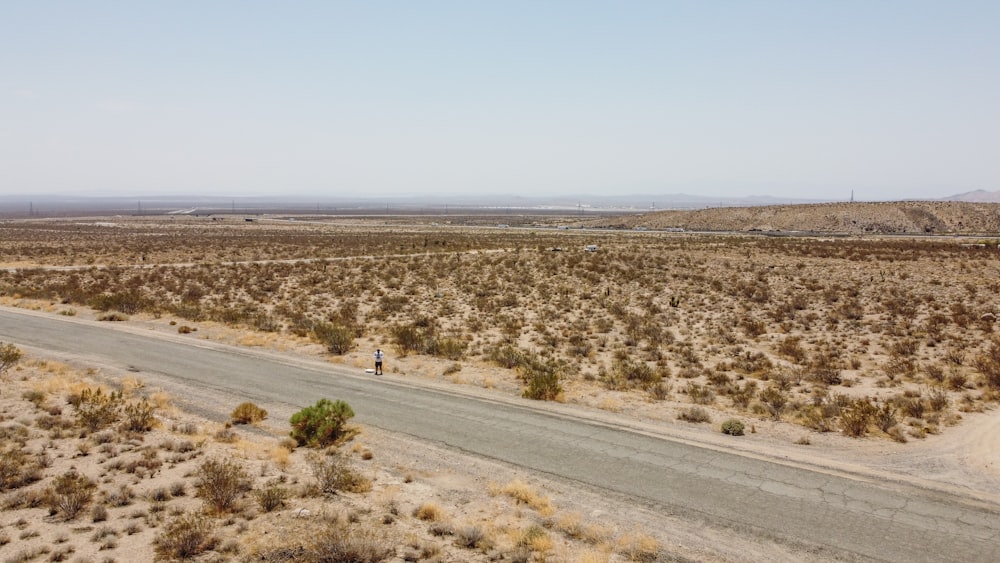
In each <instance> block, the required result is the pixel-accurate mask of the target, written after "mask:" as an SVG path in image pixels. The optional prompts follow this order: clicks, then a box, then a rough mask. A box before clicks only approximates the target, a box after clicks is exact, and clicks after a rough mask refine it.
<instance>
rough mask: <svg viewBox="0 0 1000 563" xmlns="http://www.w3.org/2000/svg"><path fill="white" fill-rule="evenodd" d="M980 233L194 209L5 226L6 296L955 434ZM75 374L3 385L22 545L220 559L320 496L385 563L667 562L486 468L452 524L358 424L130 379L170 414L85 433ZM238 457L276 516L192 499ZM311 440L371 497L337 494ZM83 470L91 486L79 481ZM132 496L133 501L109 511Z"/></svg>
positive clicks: (272, 552) (979, 344)
mask: <svg viewBox="0 0 1000 563" xmlns="http://www.w3.org/2000/svg"><path fill="white" fill-rule="evenodd" d="M969 242H970V241H968V240H958V239H952V238H929V239H885V238H865V239H861V238H847V237H837V238H774V237H764V236H734V235H726V236H721V235H719V236H707V235H692V234H677V233H670V234H667V233H656V232H633V231H628V232H617V231H615V232H612V231H597V232H580V231H576V230H569V231H562V230H559V231H557V230H552V229H535V230H521V229H476V228H465V227H457V226H430V225H428V226H404V225H399V224H397V225H385V224H382V223H381V222H379V223H376V222H368V223H364V222H361V223H358V222H355V223H354V224H335V223H333V222H331V223H327V224H318V223H315V224H313V223H310V224H306V223H305V222H302V221H297V222H293V223H279V222H269V221H261V222H257V223H253V224H249V223H244V222H242V221H239V222H237V221H236V220H234V219H231V218H230V219H228V220H225V221H218V220H215V221H213V220H212V219H210V218H195V217H177V218H173V219H155V218H115V219H100V220H88V221H65V220H62V221H33V222H17V223H13V222H8V223H5V224H2V225H0V250H2V259H3V262H4V263H3V264H0V266H3V267H6V268H7V269H6V270H4V271H2V272H0V293H2V295H3V297H4V299H5V303H8V304H19V305H21V306H28V307H33V308H41V309H44V310H48V311H52V312H53V313H58V314H64V315H77V314H79V315H81V316H83V315H90V314H91V313H90V311H91V310H94V311H97V313H96V315H97V316H98V318H101V319H103V320H107V321H124V322H128V320H129V319H130V318H136V319H160V320H161V322H164V323H166V322H170V323H173V326H174V327H175V328H174V329H175V330H177V331H178V332H181V333H186V334H190V336H191V338H199V337H207V336H208V335H209V334H211V333H212V332H213V327H219V326H226V327H230V328H232V329H234V331H233V332H242V333H243V334H244V336H243V337H242V338H241V340H240V341H241V342H242V343H244V344H268V343H271V344H273V343H274V342H277V341H279V340H280V341H282V342H292V343H295V349H296V350H302V351H303V353H322V354H325V355H326V356H327V357H329V358H330V359H331V361H338V362H343V363H346V364H348V365H355V366H357V367H359V368H360V367H368V366H369V363H370V357H371V352H372V350H373V349H374V348H375V347H376V346H380V347H382V348H384V349H388V350H389V352H390V356H389V358H388V361H387V372H390V373H394V374H401V375H404V376H418V377H432V378H435V379H443V380H446V381H450V382H454V383H466V384H474V385H479V386H483V387H488V388H494V389H495V392H498V393H505V392H506V393H518V394H523V395H524V396H526V397H529V398H534V399H540V400H557V401H564V402H568V403H577V404H581V405H585V406H590V407H597V408H600V409H605V410H608V411H614V412H621V413H624V414H633V415H636V416H641V417H643V418H644V419H646V420H651V421H656V420H662V421H670V423H671V424H678V423H679V424H686V423H690V424H692V425H704V424H705V423H708V424H711V426H712V427H713V428H714V429H715V430H716V431H719V432H726V433H732V434H739V433H741V432H747V433H749V432H752V431H754V430H756V429H757V427H760V428H761V429H762V431H769V430H771V429H774V428H778V427H782V428H789V427H791V428H797V429H798V431H797V432H796V433H795V434H796V435H797V436H801V438H800V439H799V441H800V442H801V443H802V444H808V442H809V437H810V436H816V435H817V434H816V433H827V432H829V433H840V434H844V435H846V436H850V437H855V438H859V439H865V440H870V441H875V442H878V441H888V440H893V441H896V442H900V443H905V442H908V441H909V442H912V441H913V440H919V439H921V438H924V437H926V436H927V435H928V434H935V433H947V432H955V431H956V430H954V429H950V428H949V426H951V425H955V424H959V423H960V421H961V419H962V416H963V413H967V412H972V411H981V410H983V409H988V408H992V407H993V406H994V405H995V403H996V401H997V399H998V398H1000V335H998V334H996V333H995V327H994V324H995V319H996V314H997V313H1000V311H998V298H997V290H998V288H1000V271H998V270H1000V268H998V266H1000V252H998V251H997V248H996V244H995V241H993V240H983V241H977V243H978V242H983V243H984V244H985V246H979V245H978V244H976V245H974V246H969V245H968V243H969ZM586 244H598V245H599V246H600V250H599V251H598V252H593V253H589V252H583V251H582V248H583V246H584V245H586ZM557 248H558V249H561V251H556V250H554V249H557ZM254 335H256V336H254ZM310 351H311V352H310ZM63 369H64V368H62V367H59V366H54V364H51V363H46V362H44V361H42V359H38V358H36V359H32V360H29V361H24V362H22V364H21V365H19V366H18V367H17V368H13V369H11V370H9V371H8V379H9V381H5V383H4V391H3V394H2V399H3V401H4V403H3V409H4V410H3V418H4V421H3V423H2V425H0V426H2V428H3V432H4V444H5V448H7V451H8V453H9V452H10V451H14V450H17V451H23V452H25V454H24V455H25V456H26V457H22V458H17V459H20V461H19V462H18V464H17V467H18V468H20V469H18V471H17V472H15V477H13V478H8V477H3V478H4V479H5V481H4V489H3V490H4V493H3V497H2V500H3V503H4V504H3V509H4V512H3V513H2V514H3V518H2V520H0V523H2V526H3V527H2V528H0V539H3V538H8V539H7V541H6V543H5V545H3V546H0V551H3V553H4V556H5V557H7V558H8V559H7V560H12V561H13V560H20V561H27V560H31V559H32V557H30V556H31V555H32V554H33V553H32V552H31V550H32V549H36V547H31V546H38V547H37V550H38V551H37V552H35V553H34V554H33V555H34V557H33V558H34V559H39V560H40V559H43V558H44V559H47V560H49V559H50V560H59V559H58V558H59V557H64V558H65V557H69V556H70V555H71V554H72V556H73V557H81V558H82V560H94V561H98V560H102V559H103V558H106V557H107V558H110V559H116V560H131V559H132V555H129V554H130V553H137V552H132V551H129V550H142V549H145V550H146V551H144V552H141V553H145V554H152V553H153V550H154V547H153V546H154V545H163V544H164V543H165V540H163V539H161V540H160V542H159V543H156V541H155V540H156V538H158V537H159V538H164V537H167V535H168V534H169V533H170V530H174V529H175V528H174V527H173V526H175V525H176V526H180V528H179V529H181V530H188V529H193V530H195V531H196V532H197V531H198V530H203V531H206V530H207V531H206V534H207V535H206V536H205V537H207V538H208V540H207V542H206V543H204V544H201V543H199V544H197V545H200V546H202V547H204V548H206V549H208V548H211V549H212V553H213V554H214V556H215V557H218V558H221V559H231V560H240V559H241V558H248V557H254V556H258V557H259V556H260V555H261V554H263V555H264V556H265V557H266V558H267V557H269V558H270V559H269V560H271V561H284V560H292V559H294V558H299V559H302V558H304V557H305V556H306V555H305V554H306V551H303V550H308V549H312V547H314V544H312V543H310V542H306V541H304V540H299V541H298V543H296V541H291V542H289V543H288V545H286V546H274V545H258V544H255V543H253V542H251V541H250V538H259V537H260V534H259V533H255V530H261V529H268V527H274V526H285V528H282V530H287V531H288V532H287V533H286V534H284V536H287V537H294V535H295V534H297V533H299V532H296V531H295V530H297V529H299V528H297V527H296V526H299V527H300V528H301V527H304V524H303V525H301V526H300V524H299V523H300V520H298V519H294V518H293V517H292V516H290V514H291V512H292V511H293V509H296V508H299V507H303V506H308V507H309V508H310V509H311V510H312V511H313V512H314V513H316V514H321V515H320V516H316V514H313V516H312V517H311V519H310V520H309V525H310V526H312V527H313V529H315V523H316V520H317V518H318V519H320V520H321V521H322V522H323V524H324V525H323V530H324V532H323V534H320V537H321V539H328V540H329V541H330V542H335V541H341V540H343V541H347V539H350V538H361V540H360V541H361V542H362V543H363V545H362V546H361V547H360V548H361V549H366V550H369V551H366V553H369V554H370V555H371V557H372V558H371V560H380V558H383V557H390V555H389V551H390V550H391V552H392V555H391V557H395V558H397V559H398V558H404V559H432V560H433V559H435V558H437V559H442V560H449V559H457V560H464V559H470V558H483V559H489V558H495V557H497V556H498V554H503V555H504V557H508V558H512V559H513V560H518V559H520V560H530V559H532V558H535V559H544V558H545V557H550V558H556V559H558V558H559V557H563V558H569V559H577V560H593V561H605V560H629V559H633V560H643V559H651V558H654V557H656V556H657V555H656V554H657V553H658V547H657V546H656V545H655V542H654V541H653V540H651V539H650V538H648V537H646V536H644V535H641V534H640V535H637V536H627V535H617V534H616V533H614V532H613V531H612V530H609V529H606V528H601V527H600V526H597V525H595V523H592V522H587V521H586V519H581V518H580V516H579V515H578V514H576V513H560V512H559V511H558V510H556V509H555V508H554V507H553V506H552V504H551V501H547V500H544V499H545V497H544V496H543V495H540V494H539V493H537V492H536V491H534V490H532V489H531V487H527V486H526V485H524V484H523V483H500V484H493V485H492V486H491V487H484V489H486V490H484V491H480V492H482V494H483V498H484V499H485V500H482V501H480V502H481V504H477V505H476V506H481V507H485V508H483V513H482V514H478V515H477V516H476V517H475V518H472V517H470V516H468V515H467V514H463V515H457V514H454V513H453V512H454V510H455V508H453V506H454V503H452V502H451V500H453V499H447V498H441V497H434V495H433V487H432V486H430V485H426V484H425V485H424V486H423V488H421V487H419V485H420V479H419V474H418V478H416V484H414V481H413V479H414V475H413V474H411V473H409V472H408V470H407V469H405V468H404V469H400V468H386V467H380V466H378V464H377V460H378V452H374V454H373V453H372V452H370V450H368V449H367V448H366V447H365V446H364V445H356V444H359V443H360V442H347V443H345V444H344V445H341V446H340V447H339V448H334V449H324V450H321V451H322V453H319V454H318V453H317V451H315V450H307V449H306V448H295V447H293V446H291V445H290V444H288V441H287V440H283V439H282V434H283V433H284V431H286V430H287V426H282V427H280V428H284V429H285V430H279V429H277V428H275V427H269V426H268V423H267V422H265V423H263V425H261V423H258V426H255V427H254V428H256V429H257V430H258V432H252V433H245V432H243V430H242V429H243V428H244V427H240V426H237V427H234V428H225V427H219V428H211V427H206V426H204V424H202V423H197V422H192V421H191V420H190V419H186V418H185V415H183V413H179V412H177V411H176V410H173V409H170V408H168V407H167V406H166V401H165V400H160V401H157V400H156V397H155V396H154V395H153V394H152V393H149V392H146V391H145V390H143V389H142V387H141V385H140V384H139V383H127V382H123V381H119V384H118V385H117V386H115V387H114V388H112V389H109V390H108V391H106V392H108V393H110V392H111V391H113V390H114V389H115V388H117V389H119V390H121V391H123V395H122V396H121V397H119V398H118V401H119V402H120V403H121V405H125V404H132V405H142V404H145V405H153V407H154V411H153V420H154V423H153V424H152V425H151V426H152V427H153V428H151V429H144V430H143V429H140V430H135V429H129V428H127V427H126V428H124V429H123V427H122V424H123V422H126V421H127V420H126V418H123V419H121V420H117V421H115V422H114V423H113V424H109V425H108V426H107V427H106V428H101V429H93V428H89V427H88V428H84V427H82V426H81V424H84V423H83V422H81V420H80V415H79V412H78V407H77V405H79V404H81V403H80V398H81V397H82V395H81V392H82V389H83V388H84V387H88V388H91V387H92V388H95V389H96V386H97V383H88V382H87V381H86V378H87V375H88V374H86V373H83V374H82V375H81V374H73V375H71V376H67V375H66V374H63V373H61V372H62V370H63ZM66 369H68V368H66ZM70 371H72V370H70ZM50 381H60V382H61V381H65V382H66V383H59V384H55V383H48V382H50ZM81 381H83V382H84V383H80V382H81ZM143 397H145V398H146V399H147V402H146V403H143V402H142V398H143ZM161 399H162V398H161ZM85 403H86V402H85ZM235 406H236V405H233V407H234V408H235ZM264 407H267V405H264ZM133 408H135V407H133ZM122 416H123V417H124V411H122ZM677 421H681V422H677ZM281 423H282V421H279V422H277V423H276V424H281ZM764 429H768V430H764ZM262 433H263V434H264V435H265V436H264V438H262V439H261V440H258V441H257V442H242V441H240V440H239V438H240V437H243V436H244V434H245V435H246V437H249V436H251V435H257V436H260V435H261V434H262ZM785 435H787V433H786V434H785ZM361 439H363V434H362V437H361ZM233 440H235V442H233V443H228V442H230V441H233ZM355 440H357V438H356V439H355ZM251 443H256V444H258V445H256V446H251V445H249V444H251ZM261 443H265V444H266V445H264V446H261V445H260V444H261ZM179 444H182V445H179ZM352 444H354V445H352ZM189 445H190V446H191V448H189ZM901 447H909V446H901ZM366 452H368V453H366ZM316 455H319V456H320V457H318V458H317V457H314V456H316ZM4 457H5V458H7V459H11V458H12V456H4ZM372 457H374V460H375V461H374V462H373V460H372V459H371V458H372ZM366 458H367V459H366ZM232 459H236V460H239V465H240V467H241V468H242V470H243V471H244V472H245V473H246V477H247V479H249V480H250V481H252V482H253V483H254V484H255V486H256V490H257V491H258V492H259V491H264V490H269V489H270V488H271V487H272V486H273V487H277V488H280V489H282V490H283V492H282V493H280V495H281V496H282V498H283V499H285V500H286V504H285V506H284V507H283V509H282V510H277V511H275V512H274V513H273V514H272V513H270V512H267V509H266V507H265V506H264V505H263V504H262V503H263V502H265V501H264V500H261V498H259V496H254V495H252V494H249V493H248V492H247V491H245V490H241V493H240V496H239V502H238V503H236V505H235V506H234V507H233V508H231V509H230V508H227V509H225V510H218V509H217V507H215V508H212V507H211V506H210V503H209V501H208V500H206V498H205V495H204V494H202V495H201V496H197V495H196V493H197V492H198V491H197V490H196V484H197V483H199V482H200V480H202V479H203V477H204V474H205V473H206V471H209V470H211V469H212V467H211V466H209V467H207V468H206V466H205V463H206V462H209V461H215V462H220V463H221V462H226V461H227V460H232ZM317 459H319V460H326V462H327V464H330V463H336V464H341V465H342V466H343V467H345V468H347V469H350V470H351V471H352V472H354V473H355V474H357V475H360V479H358V482H359V483H361V489H365V487H366V486H367V487H371V490H368V491H367V492H365V491H364V490H357V491H356V492H350V491H347V492H345V491H339V492H338V496H337V497H336V501H335V502H329V501H328V499H327V500H324V495H326V494H328V493H329V492H330V491H327V492H326V493H324V492H323V487H322V486H320V485H319V483H320V481H321V480H320V478H319V476H318V475H320V474H321V473H320V474H318V473H317V471H316V470H315V467H316V460H317ZM220 460H221V461H220ZM310 460H312V461H310ZM341 465H338V466H341ZM70 467H75V468H76V470H77V473H76V474H77V475H85V478H86V479H87V480H89V482H90V483H89V484H87V483H85V482H84V481H81V480H76V481H74V479H75V478H71V477H66V476H67V475H70V474H71V473H70ZM137 472H138V474H137ZM35 477H38V479H37V480H34V478H35ZM9 479H13V481H11V480H9ZM154 479H155V480H154ZM60 480H64V481H65V483H63V484H64V485H65V487H69V488H68V489H66V488H65V487H64V489H62V490H64V491H65V490H69V491H72V490H74V489H75V488H83V489H86V490H87V491H90V492H91V493H92V494H91V495H90V496H89V497H88V499H89V500H88V501H87V502H86V503H85V507H84V508H81V510H80V511H78V512H77V513H76V514H75V516H74V517H73V518H68V515H67V514H65V513H63V512H60V510H62V509H61V508H60V507H59V506H58V503H56V504H55V505H54V504H53V501H52V498H58V497H59V495H60V494H61V493H58V492H57V491H56V489H57V488H58V487H59V486H60V483H62V481H60ZM74 482H75V483H76V485H74ZM365 483H367V485H365ZM123 487H124V488H123ZM126 488H127V489H129V490H131V491H132V497H131V499H130V500H129V501H128V503H127V504H123V505H121V506H117V505H116V504H115V503H116V502H126V501H124V500H121V498H122V496H123V495H124V496H128V494H127V493H125V492H124V491H125V490H126ZM174 488H176V490H172V489H174ZM317 488H318V489H317ZM521 488H524V489H526V491H522V492H517V491H518V490H520V489H521ZM46 491H52V492H51V493H47V492H46ZM490 493H492V494H490ZM275 494H278V493H275ZM289 499H293V500H289ZM539 499H543V500H539ZM425 503H426V504H427V506H424V505H425ZM518 503H520V506H518ZM98 506H103V507H104V511H105V512H107V513H108V516H106V517H102V516H101V509H99V508H95V507H98ZM205 507H209V508H210V510H208V511H207V512H206V511H205V510H203V509H204V508H205ZM21 511H24V512H21ZM95 513H96V514H97V518H96V519H95V517H94V514H95ZM12 515H16V517H13V518H12ZM67 519H68V521H69V524H68V525H67V524H66V523H65V522H64V520H67ZM257 526H261V527H260V528H258V527H257ZM359 530H369V531H370V530H376V531H377V535H376V536H371V535H366V534H360V533H359V532H358V531H359ZM212 538H215V539H212ZM345 538H347V539H345ZM477 538H478V539H477ZM22 540H25V541H22ZM474 540H475V541H474ZM480 540H481V541H480ZM366 542H367V543H366ZM106 544H107V545H108V547H106V548H104V549H102V546H105V545H106ZM330 545H333V544H329V545H326V547H327V548H329V546H330ZM21 546H24V547H23V548H22V547H21ZM143 546H144V547H143ZM70 547H72V550H70ZM272 548H273V549H272ZM45 549H47V550H48V551H45ZM161 549H163V548H161ZM22 550H26V551H23V553H24V554H25V557H24V558H23V559H20V557H21V553H22ZM282 550H284V551H282ZM64 552H65V553H64ZM8 554H10V555H8ZM161 555H162V556H163V557H167V556H169V555H170V554H167V553H165V552H161ZM173 555H176V554H173Z"/></svg>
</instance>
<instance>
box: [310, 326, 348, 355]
mask: <svg viewBox="0 0 1000 563" xmlns="http://www.w3.org/2000/svg"><path fill="white" fill-rule="evenodd" d="M312 332H313V337H314V338H315V339H316V340H317V341H318V342H319V343H320V344H322V345H324V346H326V349H327V350H328V351H330V352H331V353H333V354H338V355H340V354H346V353H347V352H350V351H351V349H352V348H354V334H355V330H354V329H353V328H350V327H348V326H344V325H341V324H335V323H323V322H319V323H315V324H314V325H313V328H312Z"/></svg>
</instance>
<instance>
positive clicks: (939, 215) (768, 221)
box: [588, 201, 1000, 234]
mask: <svg viewBox="0 0 1000 563" xmlns="http://www.w3.org/2000/svg"><path fill="white" fill-rule="evenodd" d="M588 226H592V227H612V228H626V229H630V228H637V227H638V228H643V227H644V228H649V229H666V228H681V229H685V230H689V231H819V232H830V233H857V234H860V233H873V234H877V233H882V234H997V233H1000V204H994V203H963V202H942V201H893V202H882V203H820V204H811V205H772V206H761V207H719V208H710V209H697V210H690V211H659V212H654V213H646V214H642V215H632V216H625V217H614V218H610V217H609V218H604V219H598V220H594V221H591V222H590V223H589V225H588Z"/></svg>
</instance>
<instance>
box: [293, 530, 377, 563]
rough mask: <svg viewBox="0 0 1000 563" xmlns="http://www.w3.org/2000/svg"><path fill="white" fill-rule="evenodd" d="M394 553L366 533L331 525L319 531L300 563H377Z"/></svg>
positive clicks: (374, 536)
mask: <svg viewBox="0 0 1000 563" xmlns="http://www.w3.org/2000/svg"><path fill="white" fill-rule="evenodd" d="M395 553H396V550H395V548H394V547H392V542H391V541H389V540H388V539H386V538H384V537H380V536H378V535H376V534H375V533H374V532H372V531H369V530H357V529H347V528H344V527H342V526H338V525H330V526H327V527H326V528H325V529H323V530H321V531H320V532H319V533H318V535H317V537H316V539H315V540H313V541H312V542H311V543H310V545H309V547H308V548H307V549H306V550H305V552H304V553H303V554H302V558H301V559H298V558H297V560H301V561H302V562H303V563H331V562H335V561H343V562H348V561H350V562H352V563H379V562H381V561H385V560H387V559H390V558H392V557H393V556H394V555H395Z"/></svg>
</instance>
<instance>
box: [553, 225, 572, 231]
mask: <svg viewBox="0 0 1000 563" xmlns="http://www.w3.org/2000/svg"><path fill="white" fill-rule="evenodd" d="M556 228H557V229H559V230H560V231H567V230H569V227H568V226H566V225H559V226H558V227H556Z"/></svg>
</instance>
